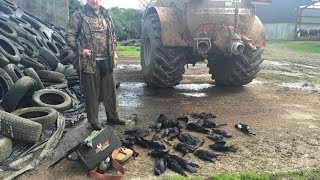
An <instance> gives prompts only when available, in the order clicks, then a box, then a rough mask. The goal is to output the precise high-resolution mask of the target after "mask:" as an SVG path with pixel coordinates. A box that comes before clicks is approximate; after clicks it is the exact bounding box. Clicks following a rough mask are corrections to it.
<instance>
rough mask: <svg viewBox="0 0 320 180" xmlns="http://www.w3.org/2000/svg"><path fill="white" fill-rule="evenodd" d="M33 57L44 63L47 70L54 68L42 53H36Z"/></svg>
mask: <svg viewBox="0 0 320 180" xmlns="http://www.w3.org/2000/svg"><path fill="white" fill-rule="evenodd" d="M33 59H34V60H36V61H37V62H39V63H40V64H42V65H43V66H44V67H45V68H46V69H45V70H49V71H50V70H52V68H51V66H50V65H49V64H48V62H47V61H46V60H44V59H43V58H42V57H41V56H40V55H38V54H35V55H34V56H33Z"/></svg>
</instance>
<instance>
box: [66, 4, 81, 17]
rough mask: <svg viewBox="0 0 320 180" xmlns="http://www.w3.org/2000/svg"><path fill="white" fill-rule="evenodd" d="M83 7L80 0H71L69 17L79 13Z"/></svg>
mask: <svg viewBox="0 0 320 180" xmlns="http://www.w3.org/2000/svg"><path fill="white" fill-rule="evenodd" d="M81 5H82V3H81V1H80V0H69V16H70V17H71V16H72V15H73V13H75V12H76V11H78V10H79V8H80V6H81Z"/></svg>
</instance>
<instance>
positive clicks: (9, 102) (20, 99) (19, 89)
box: [1, 76, 37, 112]
mask: <svg viewBox="0 0 320 180" xmlns="http://www.w3.org/2000/svg"><path fill="white" fill-rule="evenodd" d="M36 87H37V83H36V81H35V80H33V79H32V78H31V77H28V76H24V77H22V78H20V79H19V80H18V81H17V82H15V83H14V85H13V86H12V87H11V88H10V89H9V91H8V93H7V94H6V95H5V96H4V98H3V100H2V103H1V106H2V107H3V109H4V110H5V111H7V112H12V111H14V110H16V109H17V107H19V106H20V105H21V104H23V103H25V102H26V101H27V100H28V99H29V98H30V97H31V96H32V94H33V93H34V92H35V89H36Z"/></svg>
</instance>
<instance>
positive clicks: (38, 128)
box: [0, 110, 42, 143]
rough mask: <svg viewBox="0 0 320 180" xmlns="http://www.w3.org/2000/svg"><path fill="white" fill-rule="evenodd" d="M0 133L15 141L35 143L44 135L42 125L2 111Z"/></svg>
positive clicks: (0, 112)
mask: <svg viewBox="0 0 320 180" xmlns="http://www.w3.org/2000/svg"><path fill="white" fill-rule="evenodd" d="M0 119H1V121H0V126H1V129H0V133H1V134H3V135H4V136H7V137H10V138H12V139H14V140H19V141H22V142H27V143H35V142H37V141H38V140H39V138H40V136H41V133H42V125H41V124H39V123H37V122H33V121H30V120H28V119H25V118H22V117H19V116H16V115H13V114H10V113H7V112H5V111H1V110H0Z"/></svg>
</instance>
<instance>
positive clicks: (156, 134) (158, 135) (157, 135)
mask: <svg viewBox="0 0 320 180" xmlns="http://www.w3.org/2000/svg"><path fill="white" fill-rule="evenodd" d="M160 139H161V134H160V132H156V133H155V134H154V135H153V136H152V141H159V140H160Z"/></svg>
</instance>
